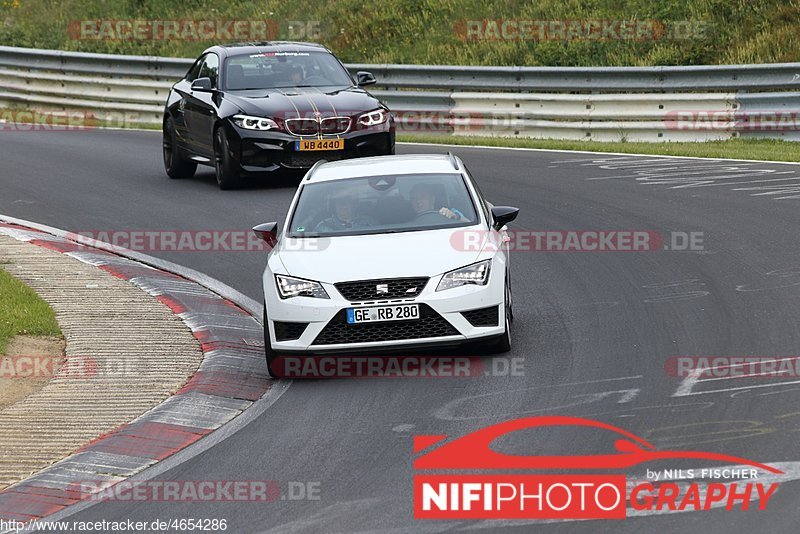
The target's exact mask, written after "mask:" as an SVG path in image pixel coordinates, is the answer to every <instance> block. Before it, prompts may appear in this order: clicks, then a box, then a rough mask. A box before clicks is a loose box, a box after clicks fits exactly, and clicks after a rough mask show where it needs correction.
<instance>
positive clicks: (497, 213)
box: [492, 206, 519, 230]
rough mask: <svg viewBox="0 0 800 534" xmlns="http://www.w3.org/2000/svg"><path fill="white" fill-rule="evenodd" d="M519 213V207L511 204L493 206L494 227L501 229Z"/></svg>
mask: <svg viewBox="0 0 800 534" xmlns="http://www.w3.org/2000/svg"><path fill="white" fill-rule="evenodd" d="M517 215H519V208H512V207H511V206H495V207H493V208H492V219H494V223H493V224H492V227H494V228H495V229H497V230H499V229H500V228H502V227H503V226H505V225H507V224H508V223H510V222H511V221H513V220H514V219H516V218H517Z"/></svg>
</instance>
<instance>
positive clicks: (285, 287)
mask: <svg viewBox="0 0 800 534" xmlns="http://www.w3.org/2000/svg"><path fill="white" fill-rule="evenodd" d="M275 282H277V284H278V296H279V297H280V298H282V299H290V298H292V297H313V298H318V299H329V298H330V297H329V296H328V293H327V292H326V291H325V288H324V287H322V284H320V283H319V282H314V281H313V280H303V279H302V278H295V277H293V276H284V275H282V274H276V275H275Z"/></svg>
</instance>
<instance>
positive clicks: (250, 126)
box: [233, 115, 278, 131]
mask: <svg viewBox="0 0 800 534" xmlns="http://www.w3.org/2000/svg"><path fill="white" fill-rule="evenodd" d="M233 123H234V124H235V125H236V126H238V127H239V128H244V129H245V130H262V131H263V130H274V129H277V128H278V123H277V122H275V121H274V120H272V119H267V118H265V117H251V116H249V115H234V116H233Z"/></svg>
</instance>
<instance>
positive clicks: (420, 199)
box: [409, 184, 469, 221]
mask: <svg viewBox="0 0 800 534" xmlns="http://www.w3.org/2000/svg"><path fill="white" fill-rule="evenodd" d="M409 199H410V200H411V205H412V206H413V208H414V211H415V212H416V213H417V215H422V214H423V213H428V212H435V213H438V214H439V215H442V216H444V217H447V218H448V219H453V220H457V221H469V219H467V218H466V217H464V214H463V213H461V212H460V211H459V210H457V209H455V208H445V207H442V208H440V209H436V189H435V188H434V187H433V186H431V185H429V184H417V185H415V186H414V187H412V188H411V193H410V194H409Z"/></svg>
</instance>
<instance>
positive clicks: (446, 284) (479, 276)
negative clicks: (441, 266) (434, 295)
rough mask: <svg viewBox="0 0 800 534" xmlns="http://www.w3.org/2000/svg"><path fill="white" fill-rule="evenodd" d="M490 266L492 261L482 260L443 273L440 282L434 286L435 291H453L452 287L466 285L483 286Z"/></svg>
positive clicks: (486, 280)
mask: <svg viewBox="0 0 800 534" xmlns="http://www.w3.org/2000/svg"><path fill="white" fill-rule="evenodd" d="M491 265H492V260H484V261H479V262H478V263H473V264H472V265H467V266H466V267H462V268H460V269H456V270H455V271H450V272H449V273H445V275H444V276H443V277H442V281H441V282H439V285H438V286H436V291H444V290H445V289H453V288H454V287H461V286H465V285H467V284H472V285H476V286H485V285H486V283H487V282H488V281H489V269H490V267H491Z"/></svg>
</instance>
